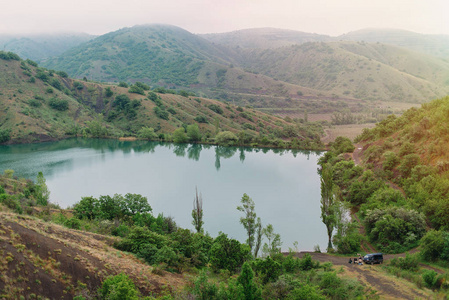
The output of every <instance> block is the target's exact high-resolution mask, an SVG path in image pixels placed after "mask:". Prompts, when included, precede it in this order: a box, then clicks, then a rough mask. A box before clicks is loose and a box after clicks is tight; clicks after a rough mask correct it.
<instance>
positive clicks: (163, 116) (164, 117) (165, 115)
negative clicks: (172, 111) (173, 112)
mask: <svg viewBox="0 0 449 300" xmlns="http://www.w3.org/2000/svg"><path fill="white" fill-rule="evenodd" d="M154 113H155V114H156V116H157V117H158V118H161V119H162V120H168V119H169V118H170V116H169V114H168V112H167V111H166V110H165V109H162V108H160V107H159V106H156V107H155V108H154Z"/></svg>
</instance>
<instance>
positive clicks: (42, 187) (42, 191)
mask: <svg viewBox="0 0 449 300" xmlns="http://www.w3.org/2000/svg"><path fill="white" fill-rule="evenodd" d="M36 187H37V189H36V191H37V204H40V205H47V204H48V199H49V198H50V191H49V190H48V187H47V184H46V180H45V177H44V174H43V173H42V172H39V173H38V174H37V179H36Z"/></svg>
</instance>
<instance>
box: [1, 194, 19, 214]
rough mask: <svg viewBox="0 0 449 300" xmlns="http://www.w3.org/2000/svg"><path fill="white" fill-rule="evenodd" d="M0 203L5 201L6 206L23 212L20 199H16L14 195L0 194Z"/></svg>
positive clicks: (17, 211) (16, 211)
mask: <svg viewBox="0 0 449 300" xmlns="http://www.w3.org/2000/svg"><path fill="white" fill-rule="evenodd" d="M0 203H3V204H4V205H5V206H6V207H8V208H10V209H12V210H13V211H14V212H15V213H18V214H22V213H23V209H22V206H21V205H20V202H19V200H17V199H15V197H14V196H12V195H8V194H0Z"/></svg>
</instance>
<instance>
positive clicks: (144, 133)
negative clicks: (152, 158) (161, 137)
mask: <svg viewBox="0 0 449 300" xmlns="http://www.w3.org/2000/svg"><path fill="white" fill-rule="evenodd" d="M137 136H138V137H139V138H141V139H145V140H149V141H152V140H156V139H157V138H158V135H157V133H155V132H154V128H152V127H146V126H145V127H142V128H141V129H140V130H139V131H137Z"/></svg>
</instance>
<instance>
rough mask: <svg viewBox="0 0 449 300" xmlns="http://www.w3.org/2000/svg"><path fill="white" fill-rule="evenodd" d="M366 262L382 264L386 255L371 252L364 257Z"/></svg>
mask: <svg viewBox="0 0 449 300" xmlns="http://www.w3.org/2000/svg"><path fill="white" fill-rule="evenodd" d="M363 262H364V263H365V264H371V265H372V264H381V263H383V262H384V255H383V254H382V253H370V254H367V255H365V256H364V257H363Z"/></svg>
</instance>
